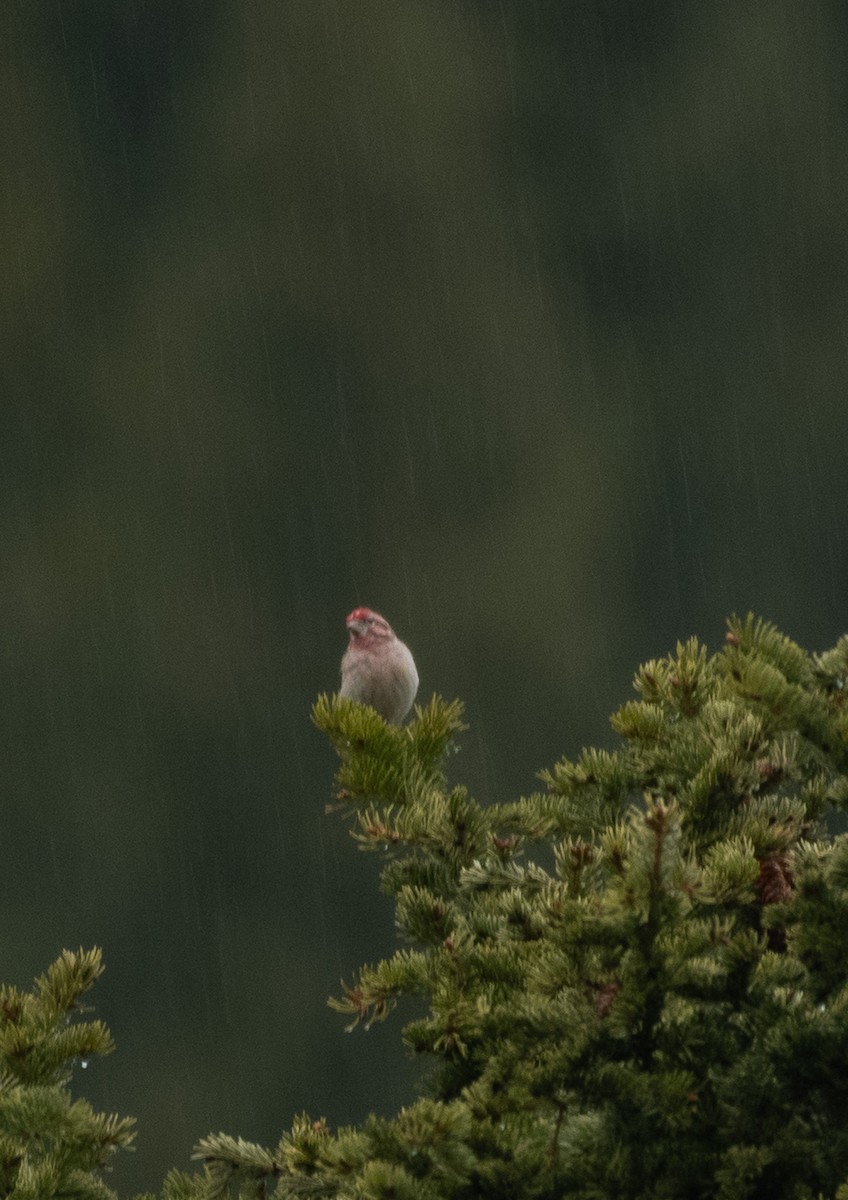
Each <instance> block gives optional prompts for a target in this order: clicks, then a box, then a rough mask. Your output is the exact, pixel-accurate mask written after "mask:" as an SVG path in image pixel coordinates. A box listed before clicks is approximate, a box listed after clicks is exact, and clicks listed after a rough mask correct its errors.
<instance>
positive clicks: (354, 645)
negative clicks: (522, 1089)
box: [339, 608, 418, 725]
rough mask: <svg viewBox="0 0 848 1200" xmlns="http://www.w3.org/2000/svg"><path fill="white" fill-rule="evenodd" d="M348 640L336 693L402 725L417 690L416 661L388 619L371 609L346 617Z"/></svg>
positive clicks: (389, 720) (391, 723)
mask: <svg viewBox="0 0 848 1200" xmlns="http://www.w3.org/2000/svg"><path fill="white" fill-rule="evenodd" d="M345 624H346V625H347V630H348V634H349V635H350V640H349V642H348V646H347V649H346V650H345V652H344V655H343V657H342V684H341V688H340V691H339V694H340V695H342V696H346V697H347V699H348V700H358V701H359V703H360V704H370V705H371V707H372V708H373V709H374V710H375V711H376V712H378V713H379V714H380V716H381V717H382V718H383V719H384V720H385V721H388V722H389V724H390V725H401V724H402V723H403V720H404V717H406V715H407V714H408V712H409V710H410V709H411V708H412V702H413V701H414V699H415V695H416V692H417V691H418V671H417V670H416V669H415V660H414V658H413V657H412V654H411V652H410V650H409V647H408V646H406V645H404V643H403V642H402V641H401V640H400V638H399V637H397V635H396V634H395V632H394V630H393V629H392V627H391V625H390V624H389V622H388V621H387V620H386V619H385V617H381V616H380V614H379V613H376V612H373V611H372V610H371V609H370V608H355V609H354V610H353V612H352V613H349V614H348V616H347V617H346V618H345Z"/></svg>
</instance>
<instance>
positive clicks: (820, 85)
mask: <svg viewBox="0 0 848 1200" xmlns="http://www.w3.org/2000/svg"><path fill="white" fill-rule="evenodd" d="M0 60H2V70H1V71H0V75H2V81H3V83H2V87H3V92H2V95H3V107H2V117H3V119H2V124H0V139H2V184H3V206H4V215H3V227H4V230H5V236H4V237H3V239H2V243H0V254H2V272H0V295H2V339H0V357H1V358H2V371H3V376H4V395H3V404H2V408H0V488H2V504H0V529H2V574H1V575H0V578H1V579H2V593H1V594H2V612H1V617H2V619H0V661H1V663H2V688H0V698H1V699H2V721H0V736H2V755H1V756H0V762H1V763H2V797H3V801H2V802H3V808H4V819H3V822H2V827H3V870H2V873H0V904H2V914H3V918H2V928H3V936H2V939H0V942H2V951H0V978H2V979H3V980H6V981H9V982H14V983H18V984H21V985H23V984H26V983H27V982H28V981H29V979H30V977H31V976H32V974H33V973H35V972H38V971H40V970H42V969H43V968H44V967H46V966H47V964H48V963H49V962H50V961H51V959H52V958H53V957H54V956H55V955H56V954H57V953H58V951H59V950H61V948H62V947H63V946H68V947H74V948H75V947H77V946H78V945H80V944H83V945H86V946H87V945H91V944H93V943H98V944H100V945H102V946H103V947H104V951H105V957H106V963H107V974H106V976H105V977H104V980H103V982H102V983H101V985H99V986H98V988H97V989H96V992H95V995H94V1002H95V1004H96V1007H97V1012H98V1015H100V1016H102V1017H103V1018H104V1019H105V1020H106V1021H108V1023H109V1024H110V1026H111V1027H112V1030H113V1032H114V1034H115V1036H116V1039H117V1043H118V1051H117V1053H116V1054H115V1055H114V1056H113V1057H112V1058H110V1059H107V1060H104V1061H102V1062H96V1063H92V1064H91V1065H90V1066H89V1068H88V1070H87V1072H86V1073H85V1074H80V1079H79V1080H78V1084H79V1086H81V1087H83V1088H84V1090H85V1093H86V1094H87V1095H88V1097H89V1098H90V1099H91V1100H92V1101H93V1102H94V1103H95V1104H97V1105H99V1106H102V1107H108V1108H111V1109H116V1110H118V1111H121V1112H129V1113H134V1114H136V1115H137V1116H138V1117H139V1118H140V1136H139V1143H138V1152H137V1153H136V1154H135V1155H134V1156H132V1157H131V1158H129V1157H127V1158H126V1161H125V1162H123V1163H121V1165H120V1166H119V1168H118V1170H117V1171H116V1172H115V1174H114V1176H113V1182H114V1183H115V1184H116V1185H117V1186H119V1187H120V1188H121V1189H122V1190H128V1189H130V1188H133V1187H138V1186H151V1187H155V1186H157V1185H158V1183H159V1181H160V1180H161V1177H162V1174H163V1173H164V1171H165V1169H166V1168H167V1167H169V1166H171V1165H180V1166H185V1165H186V1164H187V1161H188V1155H189V1152H190V1149H191V1145H192V1143H193V1141H194V1139H195V1138H196V1137H197V1136H199V1135H202V1134H204V1133H206V1132H209V1131H210V1130H218V1129H225V1130H227V1131H229V1132H231V1133H234V1134H236V1133H238V1134H242V1135H244V1136H246V1137H250V1138H256V1139H258V1140H260V1141H265V1142H270V1141H274V1140H275V1139H276V1137H277V1135H278V1133H279V1131H280V1130H281V1129H282V1128H283V1127H288V1125H289V1123H290V1120H291V1117H292V1115H293V1114H294V1113H295V1112H297V1111H299V1110H301V1109H303V1108H306V1109H309V1110H310V1111H311V1112H312V1113H313V1114H316V1115H317V1114H318V1113H323V1114H325V1115H326V1116H327V1117H328V1118H329V1120H330V1121H331V1122H332V1123H333V1124H334V1125H335V1124H338V1123H342V1122H349V1121H355V1120H359V1119H361V1118H362V1117H363V1116H364V1115H365V1114H366V1113H367V1112H368V1111H369V1110H370V1109H375V1110H377V1111H380V1112H392V1111H394V1110H395V1109H396V1108H397V1107H399V1105H401V1104H402V1103H403V1102H404V1101H405V1100H406V1098H407V1097H408V1095H409V1094H410V1087H411V1080H412V1079H413V1077H414V1074H415V1071H414V1068H413V1067H412V1066H409V1065H406V1066H405V1065H404V1064H403V1062H402V1061H401V1054H400V1051H399V1049H398V1047H397V1024H396V1023H395V1024H393V1023H392V1022H390V1023H389V1024H388V1025H387V1026H382V1027H380V1028H377V1029H374V1030H372V1031H371V1032H370V1033H367V1034H366V1033H362V1032H361V1031H360V1032H357V1033H356V1034H355V1035H353V1036H346V1035H345V1034H344V1033H343V1032H342V1024H343V1022H342V1021H341V1020H340V1019H339V1018H338V1017H337V1016H336V1015H335V1014H333V1013H332V1012H330V1011H328V1010H327V1009H326V1008H325V1000H326V997H327V996H328V995H329V994H330V993H335V992H336V991H337V989H338V981H339V978H340V977H341V976H345V977H347V978H350V976H351V974H352V972H353V970H354V968H355V967H356V966H357V965H359V963H360V962H362V961H369V960H370V961H373V960H375V959H376V958H377V957H379V956H381V955H383V954H385V953H386V952H387V951H388V950H389V949H390V948H391V946H392V944H393V930H392V925H391V913H390V910H389V907H388V905H387V903H386V902H385V901H384V900H383V899H382V898H381V897H380V896H379V895H378V894H376V890H375V886H374V881H375V879H376V874H377V866H378V864H377V863H376V861H374V860H372V859H370V858H369V857H367V856H364V855H357V853H356V852H355V850H354V848H353V846H352V844H351V843H350V842H349V839H348V837H347V834H346V831H345V829H344V828H342V827H340V826H339V824H338V822H337V820H336V819H335V818H332V817H327V816H325V815H324V811H323V810H324V804H325V802H326V800H327V799H328V798H329V794H330V784H331V774H332V771H333V768H334V760H333V756H332V754H331V752H330V750H329V748H328V747H327V745H326V744H325V743H324V741H323V740H322V738H321V737H320V736H319V735H318V734H317V733H316V731H314V730H313V729H312V727H311V726H310V724H309V717H308V714H309V707H310V704H311V702H312V700H313V699H314V697H315V695H316V694H317V693H318V692H319V691H322V690H328V689H333V688H334V687H335V686H336V683H337V677H338V676H337V672H338V661H339V658H340V656H341V653H342V650H343V648H344V644H345V631H344V626H343V619H344V616H345V613H346V612H347V611H348V610H349V609H350V608H351V607H352V606H353V605H354V604H358V603H367V604H370V605H373V606H374V607H376V608H378V609H380V610H381V611H383V612H385V613H386V614H387V615H388V617H389V619H390V620H391V621H392V622H393V624H394V625H395V626H396V628H397V629H398V631H399V632H400V633H401V635H402V636H403V637H404V638H405V639H407V640H408V641H409V643H410V645H411V646H412V647H413V649H414V651H415V654H416V657H417V660H418V665H419V669H420V673H421V677H422V692H421V696H422V697H423V698H424V699H426V698H427V697H429V695H430V694H431V693H432V692H433V691H439V692H440V693H442V694H443V695H445V696H447V697H453V696H460V697H462V698H464V699H465V700H466V702H467V704H468V716H469V720H470V724H471V729H470V731H469V733H468V734H467V735H466V736H465V741H464V745H463V751H462V753H461V754H460V755H459V757H458V758H456V759H455V760H453V771H454V775H455V777H456V778H457V779H464V780H465V781H467V782H468V783H469V784H470V785H471V787H472V789H473V791H474V793H475V794H476V795H477V796H478V797H479V798H481V799H483V800H492V799H495V798H497V799H507V798H509V797H513V796H515V795H517V794H519V793H520V792H522V791H524V792H526V791H529V790H532V789H533V788H534V787H535V778H534V773H535V771H536V770H537V769H539V768H541V767H543V766H546V765H550V764H552V763H553V762H554V761H555V760H556V759H557V757H559V756H560V755H561V754H563V753H567V754H575V753H576V752H577V751H578V750H579V748H580V746H581V745H582V744H584V743H586V742H594V743H598V742H600V743H602V744H609V742H610V740H611V735H610V733H609V729H608V725H607V716H608V713H609V711H610V710H611V709H612V707H613V706H615V705H616V704H617V703H619V702H620V701H621V700H623V699H626V698H627V697H628V695H629V693H630V680H631V677H632V674H633V671H634V669H635V667H636V665H637V663H638V662H639V661H640V660H643V659H645V658H647V657H649V656H653V655H656V654H661V653H664V652H665V651H666V650H667V649H669V648H670V647H672V646H673V644H674V642H675V640H676V639H677V638H678V637H685V636H688V635H690V634H692V633H697V634H699V635H700V636H702V637H703V638H705V639H706V640H707V642H708V643H710V644H711V645H713V646H715V645H716V644H717V643H718V642H719V641H720V639H721V637H722V634H723V622H724V617H725V615H726V614H727V613H729V612H730V611H731V610H739V611H742V612H744V611H746V610H747V609H748V608H753V609H755V610H756V611H757V612H758V613H760V614H762V615H763V616H765V617H767V618H769V619H772V620H775V621H776V622H778V624H779V625H781V627H783V628H784V629H785V631H786V632H787V633H789V634H790V635H791V636H793V637H794V638H796V639H798V640H799V641H800V642H801V643H802V644H804V645H805V646H806V647H807V648H810V649H813V648H824V647H825V646H828V645H831V644H832V643H833V642H834V641H835V639H836V637H837V636H838V635H839V634H841V633H843V632H845V629H846V627H848V619H846V604H845V597H846V583H848V560H847V559H846V522H845V514H846V509H847V508H848V472H846V457H848V436H846V433H847V432H848V407H847V406H846V393H847V392H848V204H847V203H846V196H848V8H846V6H845V4H844V3H842V2H840V0H832V2H828V0H759V2H757V0H754V2H753V3H748V4H741V3H739V0H716V2H713V3H680V2H679V0H639V2H638V3H635V2H630V0H595V2H590V0H582V2H581V0H574V2H568V0H441V2H439V0H352V2H348V3H346V2H345V0H284V2H283V0H205V2H204V3H197V2H192V0H110V2H107V3H104V2H103V0H43V2H39V0H10V2H8V3H6V4H4V5H3V6H2V16H0ZM398 1063H399V1064H400V1065H398Z"/></svg>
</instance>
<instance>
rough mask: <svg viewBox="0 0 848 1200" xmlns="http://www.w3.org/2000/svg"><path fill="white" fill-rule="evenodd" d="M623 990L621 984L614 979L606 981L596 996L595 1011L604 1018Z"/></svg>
mask: <svg viewBox="0 0 848 1200" xmlns="http://www.w3.org/2000/svg"><path fill="white" fill-rule="evenodd" d="M620 991H621V984H620V983H616V982H615V981H613V982H612V983H605V984H604V985H603V987H601V988H599V989H598V994H597V995H596V996H595V1012H596V1013H597V1014H598V1016H599V1017H601V1018H602V1019H603V1018H604V1017H605V1016H606V1015H607V1013H608V1012H609V1010H610V1009H611V1008H612V1002H613V1000H615V998H616V996H617V995H618V993H619V992H620Z"/></svg>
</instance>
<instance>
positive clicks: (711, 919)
mask: <svg viewBox="0 0 848 1200" xmlns="http://www.w3.org/2000/svg"><path fill="white" fill-rule="evenodd" d="M846 683H848V637H843V638H842V639H841V640H840V641H839V642H838V644H837V645H836V647H835V648H834V649H833V650H831V651H829V652H827V653H826V654H822V655H812V656H811V655H808V654H806V653H804V652H803V651H802V650H800V649H799V647H798V646H796V645H795V644H794V643H793V642H791V641H790V640H789V639H788V638H786V637H784V636H783V635H782V634H780V633H779V632H778V631H777V630H776V629H775V628H774V627H773V626H772V625H770V624H767V623H765V622H762V621H758V620H754V619H753V618H752V617H748V618H747V619H746V620H744V621H741V620H737V619H735V618H734V619H732V620H731V621H730V622H729V629H728V633H727V636H726V641H725V645H724V647H723V648H722V649H721V650H720V651H719V652H718V653H716V654H713V655H709V654H708V653H707V651H706V649H705V647H703V646H701V645H700V644H699V643H698V642H697V641H696V640H694V639H692V640H690V641H688V642H686V643H683V644H679V645H678V646H677V649H676V651H675V653H674V654H671V655H669V656H668V657H667V658H665V659H662V660H658V661H654V662H649V663H646V664H645V665H644V666H643V667H641V668H640V669H639V671H638V672H637V674H636V678H635V688H636V692H637V696H638V698H637V699H636V700H634V701H631V702H628V703H626V704H625V705H624V706H623V707H622V708H621V709H619V711H618V712H617V713H616V714H615V715H614V716H613V718H612V724H613V728H614V729H615V730H616V732H617V733H618V734H619V735H620V745H619V746H618V748H617V749H615V750H613V751H605V750H585V751H584V752H583V753H582V754H581V755H580V756H579V757H578V758H577V760H576V761H573V762H572V761H568V760H563V761H562V762H560V763H558V764H557V765H556V766H555V767H554V768H553V769H552V770H550V771H547V772H545V773H543V775H542V776H541V778H542V781H543V783H544V785H545V790H544V791H542V792H540V793H539V794H536V795H531V796H528V797H526V798H524V799H521V800H519V801H517V802H516V803H513V804H503V805H494V806H492V807H488V808H483V807H481V806H480V805H478V804H476V803H475V802H474V801H473V800H472V799H471V798H470V797H469V795H468V793H467V791H466V790H465V789H464V788H463V787H461V786H451V785H450V784H449V783H448V780H447V776H446V772H445V764H446V759H447V757H448V755H449V753H450V751H451V749H452V747H453V745H454V741H455V739H456V737H457V735H458V733H459V732H460V731H461V729H462V710H461V706H460V705H459V704H457V703H446V702H444V701H442V700H440V699H438V698H434V699H433V700H432V701H431V702H430V704H429V705H428V706H427V707H424V708H418V709H417V710H416V717H415V719H414V720H413V721H412V723H411V724H410V725H408V726H406V727H405V728H396V727H392V726H388V725H386V724H385V722H383V721H382V720H381V719H380V718H379V717H378V716H377V715H376V713H374V712H373V711H372V710H370V709H368V708H364V707H362V706H360V705H357V704H355V703H353V702H351V701H347V700H342V699H340V698H338V697H329V698H328V697H326V696H322V697H321V698H319V700H318V702H317V704H316V705H315V709H314V713H313V717H314V720H315V723H316V724H317V726H318V727H319V728H320V729H322V730H323V731H324V732H326V734H327V735H328V736H329V737H330V739H331V740H332V742H333V744H334V745H335V747H336V750H337V752H338V754H339V757H340V760H341V765H340V767H339V770H338V774H337V791H336V799H335V804H334V805H332V806H331V807H332V808H333V809H334V810H340V811H341V812H342V813H343V814H344V815H345V816H347V817H349V818H350V819H351V820H352V824H353V828H352V833H353V836H354V838H355V839H356V841H357V843H358V845H359V846H360V847H361V848H362V849H364V850H371V851H374V852H376V853H378V854H380V855H381V856H382V858H383V860H384V864H385V865H384V867H383V871H382V886H383V888H384V889H385V890H386V891H387V892H388V893H389V894H390V895H391V896H392V897H393V898H394V901H395V905H396V922H397V929H398V933H399V936H400V938H401V940H402V942H403V943H404V945H403V946H402V948H401V949H399V950H398V951H397V953H396V954H394V955H393V956H392V957H391V958H390V959H389V960H387V961H384V962H379V963H377V964H376V965H372V966H366V967H363V968H362V970H361V971H360V972H359V974H358V976H357V977H356V978H355V979H354V980H353V981H352V982H350V983H349V984H347V985H344V986H343V989H342V994H341V996H340V997H338V998H337V999H336V1000H334V1001H333V1002H332V1003H333V1005H334V1007H335V1008H337V1009H338V1010H339V1011H340V1012H341V1013H342V1014H344V1016H345V1017H346V1018H347V1020H348V1028H349V1029H353V1028H354V1027H355V1026H357V1025H358V1024H360V1023H363V1024H365V1025H368V1024H370V1023H372V1022H374V1021H378V1020H384V1019H385V1018H387V1017H388V1016H389V1014H390V1013H391V1011H392V1009H393V1008H394V1007H395V1006H396V1005H397V1004H398V1003H399V1002H400V1001H402V1000H404V999H406V998H408V997H416V998H418V1010H419V1011H420V1010H421V1002H422V1001H423V1002H424V1015H420V1016H417V1017H414V1018H413V1019H411V1020H409V1021H408V1023H407V1024H406V1026H405V1028H404V1029H403V1040H404V1042H405V1044H406V1046H407V1047H408V1049H409V1050H410V1051H411V1052H412V1053H414V1054H416V1055H422V1056H425V1057H426V1058H427V1060H428V1061H429V1062H430V1063H431V1064H432V1070H431V1072H430V1076H429V1080H428V1084H427V1088H426V1094H424V1095H423V1096H422V1097H421V1098H420V1099H418V1100H417V1101H415V1102H414V1103H411V1104H410V1105H409V1106H408V1107H406V1108H404V1109H403V1110H402V1111H401V1112H400V1113H399V1114H398V1115H397V1116H396V1117H395V1118H393V1119H382V1118H377V1117H371V1118H369V1119H368V1120H367V1121H365V1122H364V1124H363V1125H362V1126H361V1127H360V1128H347V1129H339V1130H335V1131H334V1130H331V1129H330V1127H329V1126H328V1124H327V1122H326V1121H325V1120H323V1119H319V1120H314V1119H312V1118H310V1117H308V1116H306V1115H303V1116H301V1117H299V1118H298V1119H297V1120H296V1121H295V1122H294V1125H293V1127H292V1129H291V1131H290V1132H289V1133H287V1134H285V1135H284V1136H283V1137H282V1138H281V1140H280V1142H279V1144H278V1145H277V1146H276V1147H275V1148H274V1149H272V1150H268V1149H265V1148H263V1147H261V1146H257V1145H254V1144H252V1143H248V1142H245V1141H243V1140H241V1139H239V1138H235V1137H230V1136H227V1135H225V1134H217V1135H213V1136H209V1137H207V1138H204V1139H203V1140H202V1141H201V1142H200V1144H199V1145H198V1147H197V1149H196V1153H195V1158H196V1159H197V1160H198V1161H199V1163H200V1167H199V1169H198V1170H197V1171H196V1172H195V1173H193V1174H189V1173H183V1172H180V1171H173V1172H171V1174H170V1175H169V1176H168V1177H167V1179H166V1181H165V1186H164V1200H217V1198H219V1197H220V1198H223V1197H225V1196H228V1195H230V1194H232V1195H239V1196H245V1197H247V1196H251V1197H254V1196H258V1197H263V1198H264V1197H265V1196H266V1195H268V1193H269V1191H270V1192H272V1193H273V1195H274V1196H275V1197H278V1198H279V1200H285V1198H295V1197H344V1198H359V1200H447V1198H450V1200H472V1198H484V1200H525V1198H526V1200H531V1198H532V1200H553V1198H554V1197H574V1198H579V1200H602V1198H607V1197H616V1198H622V1200H631V1198H632V1200H666V1198H667V1200H700V1198H704V1200H706V1198H708V1197H709V1198H721V1200H743V1198H747V1200H806V1198H809V1200H815V1198H816V1197H827V1198H828V1200H848V1124H846V1120H845V1113H846V1111H848V835H845V834H840V835H833V834H831V833H829V832H828V829H827V826H826V823H825V822H826V819H828V818H829V817H830V816H831V815H832V814H833V813H834V812H835V811H836V810H844V809H845V808H846V807H848V705H847V704H846ZM97 970H99V960H98V959H97V958H96V956H88V957H86V956H82V955H80V956H71V955H65V956H64V957H63V959H62V960H61V961H60V963H59V964H57V966H56V967H54V968H53V969H52V972H51V973H50V974H48V976H46V977H45V980H46V982H45V981H39V984H38V985H37V987H36V992H35V993H34V994H33V996H32V997H20V996H18V994H17V993H12V992H11V991H9V990H8V989H6V990H4V992H3V993H2V1007H1V1008H0V1011H1V1012H2V1016H3V1025H2V1043H0V1050H2V1054H3V1062H4V1077H3V1080H2V1085H0V1121H2V1125H0V1169H2V1172H3V1176H2V1178H3V1181H4V1187H5V1190H6V1191H7V1192H14V1193H15V1194H18V1193H20V1194H27V1195H30V1194H32V1195H35V1194H36V1193H38V1194H39V1195H45V1196H47V1195H57V1194H59V1193H60V1192H68V1191H71V1192H74V1193H75V1194H79V1195H82V1194H85V1195H94V1194H97V1195H98V1196H104V1195H106V1194H108V1193H106V1190H105V1189H103V1188H102V1187H101V1186H100V1185H99V1184H92V1183H91V1178H92V1177H91V1176H90V1174H86V1172H87V1171H89V1170H90V1168H91V1167H92V1166H94V1165H96V1164H98V1163H102V1162H103V1161H104V1160H105V1155H106V1154H107V1153H108V1151H109V1150H111V1148H112V1147H113V1146H114V1145H117V1144H119V1143H123V1142H126V1141H127V1140H128V1139H129V1136H130V1135H129V1132H128V1126H127V1123H121V1122H118V1121H117V1119H115V1118H109V1119H104V1118H96V1117H94V1115H93V1114H91V1113H90V1112H89V1111H88V1110H87V1109H86V1108H82V1109H79V1111H78V1108H77V1106H78V1105H79V1103H80V1102H77V1104H74V1105H71V1104H70V1102H69V1101H68V1099H67V1095H66V1091H65V1090H64V1089H65V1084H66V1082H67V1080H66V1074H65V1071H66V1064H67V1061H68V1059H69V1057H71V1056H72V1055H74V1054H81V1053H84V1052H85V1053H91V1052H93V1051H94V1050H98V1051H103V1050H104V1049H108V1048H109V1044H108V1035H107V1034H106V1033H105V1031H104V1030H103V1029H102V1027H100V1026H97V1025H85V1026H80V1025H69V1024H68V1023H67V1020H66V1014H67V1012H68V1010H69V1008H71V1007H73V1005H74V1003H75V1000H76V997H77V995H78V994H79V991H80V989H81V984H82V983H83V982H90V981H91V979H92V978H93V977H94V974H96V973H97ZM75 972H76V973H75ZM83 1031H85V1032H83ZM21 1047H26V1049H25V1050H22V1049H21ZM36 1110H37V1117H36ZM36 1131H37V1132H36ZM45 1131H48V1132H45ZM76 1155H79V1157H75V1156H76ZM24 1163H26V1166H24ZM62 1172H64V1174H62ZM60 1177H61V1186H59V1181H60ZM54 1185H55V1186H54ZM98 1189H99V1190H98Z"/></svg>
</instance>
